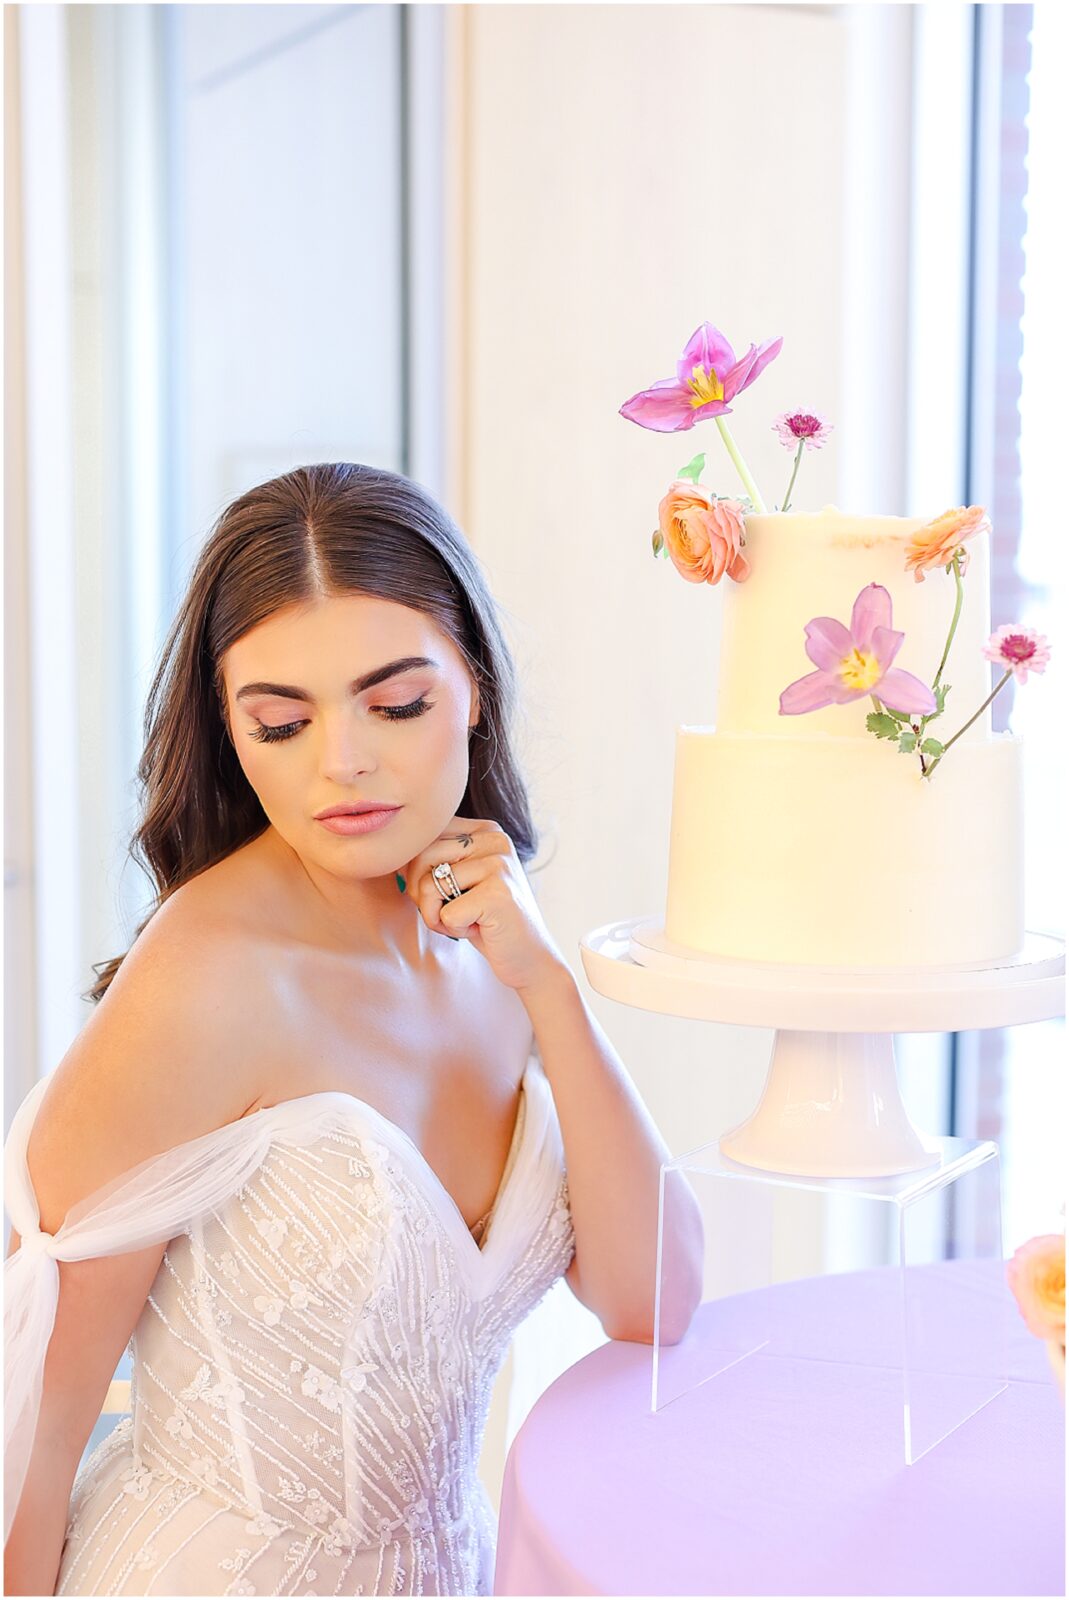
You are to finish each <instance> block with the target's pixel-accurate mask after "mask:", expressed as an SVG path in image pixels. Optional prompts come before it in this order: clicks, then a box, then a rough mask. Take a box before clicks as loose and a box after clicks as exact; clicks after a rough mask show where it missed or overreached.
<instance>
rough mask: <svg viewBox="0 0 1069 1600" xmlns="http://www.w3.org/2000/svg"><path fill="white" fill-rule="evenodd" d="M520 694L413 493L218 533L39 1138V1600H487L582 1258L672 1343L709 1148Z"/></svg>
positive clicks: (17, 1566) (314, 487) (15, 1431)
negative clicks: (623, 1047)
mask: <svg viewBox="0 0 1069 1600" xmlns="http://www.w3.org/2000/svg"><path fill="white" fill-rule="evenodd" d="M513 699H514V675H513V666H512V662H511V658H510V656H509V652H508V649H507V646H506V644H505V642H504V639H503V636H502V632H501V629H500V626H499V623H498V621H497V619H496V616H495V610H494V605H493V602H492V599H491V597H490V595H489V593H488V590H487V587H486V584H485V581H484V579H483V577H482V575H481V572H480V569H479V566H478V563H477V562H476V560H475V557H474V555H473V553H472V551H471V550H470V548H469V546H468V545H467V543H466V541H465V540H464V538H463V536H462V534H461V533H460V532H459V531H458V529H457V528H456V526H455V525H454V524H453V523H452V522H451V520H450V519H449V518H448V516H447V515H446V514H445V513H444V512H443V511H442V510H441V508H440V507H439V506H437V505H436V504H435V502H434V501H433V500H432V499H431V498H430V497H429V496H428V495H427V494H426V493H425V491H423V490H422V489H421V488H420V487H419V486H418V485H417V484H415V483H413V482H411V481H410V480H408V479H406V478H404V477H401V476H399V475H397V474H394V473H391V472H386V471H382V470H379V469H371V468H369V467H364V466H358V465H351V464H333V465H321V466H314V467H307V468H301V469H298V470H295V471H293V472H289V473H286V474H285V475H284V476H282V477H280V478H277V479H275V480H273V481H272V482H270V483H266V484H262V485H260V486H259V487H258V488H255V489H253V490H250V491H249V493H247V494H245V495H242V496H241V497H240V499H238V500H236V501H235V502H234V503H233V504H232V505H231V506H230V507H228V509H227V510H226V511H225V512H224V513H223V515H222V517H221V518H220V520H219V522H218V524H217V525H216V527H215V528H214V529H213V531H212V533H211V536H210V537H209V539H208V542H207V544H206V545H205V547H204V549H203V551H202V553H201V555H200V558H199V561H198V562H197V565H196V569H195V571H194V573H193V576H192V580H191V582H190V585H189V590H188V593H187V595H186V597H185V599H184V601H183V604H182V606H181V608H180V611H179V614H178V617H177V619H176V621H175V623H174V626H173V628H172V630H171V633H170V636H169V638H168V640H167V643H166V645H165V648H164V653H163V659H162V661H161V664H160V666H159V670H158V672H157V674H156V678H155V681H154V683H153V686H152V690H151V692H150V696H149V704H148V708H147V715H146V735H147V738H146V745H145V750H144V755H143V758H142V761H141V765H140V769H139V776H140V778H141V781H142V785H143V790H144V795H143V801H144V813H143V818H142V821H141V825H140V827H139V829H138V832H137V834H136V836H135V844H136V845H137V846H139V847H140V850H141V853H142V855H143V858H144V859H145V860H146V862H147V865H148V867H149V869H150V871H151V873H152V875H153V877H154V879H155V882H156V885H157V889H158V899H157V903H156V906H155V907H154V909H153V911H152V912H151V913H150V915H149V916H148V917H147V918H146V919H145V921H144V922H143V923H142V924H141V926H140V927H139V929H138V931H137V936H136V938H135V941H134V943H133V945H132V947H131V949H130V950H129V951H128V952H127V953H126V955H125V956H124V957H121V958H119V959H117V960H114V961H111V962H110V963H107V964H106V965H105V966H104V967H103V970H102V971H100V969H95V970H98V972H99V981H98V982H97V984H96V985H95V987H94V988H93V989H92V990H91V991H90V996H89V997H90V998H92V999H93V1000H95V1001H97V1002H99V1004H98V1006H97V1009H96V1010H95V1011H94V1012H93V1014H92V1015H91V1017H90V1018H89V1020H88V1022H87V1024H86V1026H85V1027H84V1028H83V1030H82V1032H81V1033H80V1034H79V1036H78V1038H77V1039H76V1040H75V1041H74V1043H73V1045H72V1046H71V1048H70V1050H69V1051H68V1052H67V1054H66V1056H65V1057H64V1058H63V1060H62V1061H61V1062H60V1063H59V1065H58V1066H57V1067H56V1069H55V1070H54V1071H53V1072H52V1073H51V1074H50V1075H49V1076H48V1077H47V1078H46V1079H44V1080H42V1081H41V1082H40V1083H39V1084H37V1085H36V1086H35V1087H34V1089H33V1090H31V1092H30V1094H29V1095H28V1096H27V1097H26V1099H25V1100H24V1102H23V1104H22V1106H21V1107H20V1108H19V1111H18V1112H17V1114H16V1117H15V1120H14V1123H13V1125H12V1129H11V1132H10V1134H9V1137H8V1148H7V1164H8V1175H7V1202H8V1210H9V1213H10V1215H11V1220H12V1223H13V1226H14V1232H13V1236H12V1250H13V1254H12V1255H11V1256H10V1257H9V1259H8V1262H7V1263H6V1280H7V1281H6V1334H7V1349H6V1359H7V1374H6V1402H7V1403H6V1406H5V1429H6V1435H7V1462H6V1494H5V1506H6V1520H7V1527H6V1530H5V1535H6V1552H5V1574H6V1592H7V1593H8V1594H48V1593H53V1592H55V1593H57V1594H198V1595H208V1594H240V1595H252V1594H398V1593H406V1594H412V1593H415V1594H488V1593H490V1592H491V1591H492V1583H493V1560H494V1549H495V1528H494V1518H493V1513H492V1508H491V1506H490V1503H489V1501H488V1499H487V1496H486V1493H485V1490H484V1489H483V1487H482V1485H481V1483H480V1481H479V1479H478V1476H477V1462H478V1458H479V1451H480V1446H481V1439H482V1431H483V1427H484V1423H485V1418H486V1411H487V1405H488V1401H489V1396H490V1391H491V1386H492V1381H493V1378H494V1376H495V1373H496V1372H497V1370H498V1368H499V1366H500V1364H501V1361H502V1359H503V1357H504V1355H505V1352H506V1349H507V1346H508V1342H509V1339H510V1337H511V1335H512V1333H513V1331H514V1329H515V1328H516V1326H517V1324H518V1323H519V1322H520V1321H521V1320H522V1319H523V1318H524V1317H525V1316H526V1315H527V1314H528V1313H529V1312H530V1310H531V1309H532V1307H533V1306H534V1305H535V1304H536V1303H537V1302H538V1301H539V1300H540V1299H541V1298H542V1296H543V1295H544V1294H545V1293H546V1291H547V1290H548V1288H549V1287H550V1286H551V1285H552V1284H553V1283H554V1282H555V1281H556V1279H557V1278H558V1277H560V1276H561V1275H562V1274H563V1275H564V1276H565V1277H566V1279H567V1281H568V1283H569V1284H570V1286H571V1288H572V1290H573V1291H574V1292H575V1293H576V1294H577V1295H578V1296H579V1298H580V1299H581V1300H582V1301H583V1302H584V1303H585V1304H586V1305H588V1306H590V1307H591V1308H592V1309H593V1310H594V1311H595V1313H596V1314H597V1315H598V1316H599V1318H600V1319H601V1322H602V1324H603V1326H604V1328H605V1330H606V1332H607V1333H608V1334H609V1335H610V1336H611V1337H615V1338H625V1339H641V1340H650V1339H651V1338H652V1311H653V1284H654V1257H655V1240H656V1229H657V1190H658V1178H659V1169H660V1164H661V1162H662V1161H665V1160H667V1159H669V1152H668V1151H667V1149H666V1147H665V1146H664V1144H663V1142H662V1140H661V1139H660V1137H659V1135H658V1133H657V1131H656V1128H655V1127H654V1125H653V1123H652V1121H651V1119H650V1117H649V1115H648V1113H647V1112H646V1111H645V1108H644V1107H643V1105H642V1103H641V1101H640V1099H639V1097H638V1095H637V1092H636V1091H635V1089H634V1086H633V1085H632V1083H631V1081H630V1079H629V1077H628V1075H627V1073H626V1070H625V1069H624V1068H623V1066H622V1065H621V1063H620V1062H619V1060H618V1058H617V1057H616V1055H615V1054H614V1052H613V1051H612V1048H611V1046H610V1045H609V1043H608V1041H607V1039H606V1038H605V1036H604V1034H603V1033H602V1031H601V1029H600V1028H599V1027H598V1025H597V1023H596V1021H595V1020H594V1019H593V1018H592V1017H591V1016H590V1014H589V1013H588V1011H587V1009H586V1007H585V1005H584V1002H583V999H582V996H581V995H580V993H579V990H578V987H577V985H576V983H575V980H574V978H573V976H572V973H571V971H570V969H569V966H568V964H567V962H566V961H565V959H564V957H563V956H562V954H561V952H560V950H559V949H558V948H557V947H556V945H555V944H554V942H553V940H552V938H551V937H550V935H549V933H548V932H547V930H546V927H545V925H544V923H543V921H542V918H541V916H540V914H539V910H538V907H537V905H536V903H535V901H534V898H533V896H532V893H531V889H530V885H529V883H528V880H527V876H526V872H525V863H526V862H527V861H528V860H530V858H531V857H532V856H533V854H534V851H535V846H536V842H537V841H536V837H535V830H534V827H533V825H532V820H531V816H530V811H529V807H528V801H527V796H526V793H525V789H524V785H523V781H522V779H521V776H520V773H519V770H518V767H517V764H516V761H515V758H514V756H513V753H512V750H511V748H510V741H509V719H510V715H511V712H512V710H513ZM369 808H370V809H369ZM359 813H362V815H359ZM677 1176H678V1175H676V1174H673V1175H672V1178H673V1182H674V1180H675V1178H676V1177H677ZM668 1201H669V1202H670V1212H669V1216H670V1249H671V1250H672V1251H673V1252H674V1253H675V1258H676V1261H675V1266H674V1270H673V1273H672V1281H673V1283H674V1284H675V1285H678V1289H677V1291H676V1293H675V1294H674V1297H673V1303H672V1304H671V1305H670V1306H669V1307H668V1308H667V1316H666V1319H665V1327H664V1335H665V1336H666V1337H670V1338H678V1337H680V1336H681V1334H682V1332H683V1331H684V1329H685V1327H686V1326H687V1324H688V1322H689V1320H690V1316H691V1314H692V1311H693V1306H694V1303H695V1302H696V1300H697V1298H698V1289H697V1284H698V1281H699V1278H700V1271H699V1264H700V1255H701V1228H700V1222H699V1220H698V1215H697V1207H696V1205H695V1202H694V1200H693V1196H692V1195H691V1193H690V1191H689V1189H687V1188H686V1185H685V1183H682V1182H680V1185H679V1188H678V1189H676V1188H675V1187H673V1186H672V1185H670V1186H669V1191H668ZM131 1336H132V1337H131ZM128 1341H130V1343H131V1351H132V1357H133V1374H134V1376H133V1390H132V1392H133V1403H132V1414H131V1416H130V1417H129V1418H125V1419H124V1420H123V1421H122V1422H121V1423H120V1424H119V1426H118V1427H117V1428H116V1429H115V1430H114V1431H113V1432H112V1433H111V1434H110V1435H109V1436H108V1437H107V1438H106V1439H105V1440H104V1442H103V1443H102V1444H101V1445H100V1446H99V1447H98V1448H97V1449H96V1450H95V1451H94V1452H93V1453H92V1454H91V1455H90V1456H89V1458H88V1460H87V1461H86V1463H85V1465H84V1467H83V1469H82V1471H81V1472H80V1473H79V1474H78V1476H77V1480H76V1481H75V1474H76V1470H77V1467H78V1463H79V1460H80V1458H81V1455H82V1453H83V1451H84V1448H85V1443H86V1439H87V1438H88V1435H89V1433H90V1430H91V1428H92V1426H93V1423H94V1421H95V1420H96V1418H97V1416H98V1415H99V1413H100V1410H101V1405H102V1402H103V1400H104V1396H105V1394H106V1392H107V1388H108V1384H109V1381H110V1380H111V1377H112V1375H113V1373H114V1370H115V1366H116V1363H117V1361H118V1359H119V1357H120V1356H121V1354H122V1351H123V1348H124V1346H125V1345H126V1344H127V1342H128Z"/></svg>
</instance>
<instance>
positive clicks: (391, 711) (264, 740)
mask: <svg viewBox="0 0 1069 1600" xmlns="http://www.w3.org/2000/svg"><path fill="white" fill-rule="evenodd" d="M433 704H434V702H433V700H428V699H427V698H426V696H425V695H420V697H419V699H418V700H410V701H409V702H408V704H407V705H403V706H372V707H371V709H372V711H377V712H378V713H379V715H380V716H381V717H383V718H385V720H386V721H387V722H400V721H402V720H403V719H404V718H406V717H420V716H422V715H423V713H424V712H425V711H429V710H430V708H431V706H432V705H433ZM304 726H305V723H304V722H283V723H280V724H279V726H278V727H272V726H271V724H270V723H266V722H259V721H257V723H256V727H255V729H253V730H252V731H251V732H250V734H249V737H250V738H251V739H257V740H259V742H260V743H261V744H277V743H278V742H279V741H280V740H281V739H292V738H293V736H294V734H296V733H300V731H301V729H302V728H303V727H304Z"/></svg>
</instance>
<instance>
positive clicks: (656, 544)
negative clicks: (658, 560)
mask: <svg viewBox="0 0 1069 1600" xmlns="http://www.w3.org/2000/svg"><path fill="white" fill-rule="evenodd" d="M662 544H664V534H663V533H662V532H661V530H660V528H658V529H656V531H655V532H654V535H653V553H654V555H655V556H659V555H660V553H661V546H662Z"/></svg>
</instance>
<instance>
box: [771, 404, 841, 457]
mask: <svg viewBox="0 0 1069 1600" xmlns="http://www.w3.org/2000/svg"><path fill="white" fill-rule="evenodd" d="M772 426H773V427H774V428H775V430H776V432H777V433H778V434H779V437H780V442H781V443H782V444H785V445H786V446H787V449H788V450H795V449H797V447H798V446H799V445H800V444H804V445H805V447H806V449H807V450H819V449H820V447H821V445H823V444H825V443H826V442H827V438H828V434H829V433H830V432H831V429H832V425H831V423H830V422H828V421H827V420H826V418H824V417H822V416H819V415H818V414H817V413H815V412H813V411H784V412H781V413H780V415H779V416H778V417H777V418H776V420H775V422H774V423H773V424H772Z"/></svg>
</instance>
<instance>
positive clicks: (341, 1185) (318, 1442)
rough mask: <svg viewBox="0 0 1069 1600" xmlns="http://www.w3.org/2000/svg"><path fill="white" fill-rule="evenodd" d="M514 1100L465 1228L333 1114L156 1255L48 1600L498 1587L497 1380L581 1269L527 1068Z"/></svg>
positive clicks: (274, 1152) (354, 1117)
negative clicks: (524, 1325) (500, 1165)
mask: <svg viewBox="0 0 1069 1600" xmlns="http://www.w3.org/2000/svg"><path fill="white" fill-rule="evenodd" d="M524 1084H525V1092H524V1095H523V1096H522V1098H521V1112H520V1116H519V1118H518V1123H517V1132H516V1135H515V1137H514V1140H513V1146H512V1149H511V1151H510V1155H509V1163H508V1165H507V1167H506V1171H505V1175H504V1177H503V1179H502V1185H501V1189H500V1190H499V1194H498V1198H497V1200H495V1203H494V1206H493V1207H492V1208H491V1211H490V1212H488V1213H487V1215H486V1217H484V1218H480V1221H479V1223H477V1224H475V1225H474V1227H473V1228H472V1229H471V1230H470V1231H469V1229H468V1227H467V1225H466V1223H465V1221H464V1219H463V1217H462V1216H461V1215H460V1212H459V1210H458V1209H457V1207H456V1205H455V1203H454V1202H453V1201H452V1200H451V1198H450V1196H449V1195H448V1194H447V1193H446V1191H445V1190H444V1188H443V1187H442V1185H441V1184H440V1183H439V1181H438V1179H437V1178H436V1176H435V1175H434V1174H433V1172H432V1171H431V1169H430V1168H429V1166H427V1164H426V1162H425V1160H424V1159H423V1157H422V1156H421V1154H420V1153H419V1152H418V1150H416V1149H415V1147H414V1146H412V1145H411V1142H410V1141H408V1140H407V1137H406V1136H405V1135H403V1134H401V1133H400V1130H396V1129H392V1125H390V1124H388V1123H387V1122H386V1121H385V1119H383V1118H381V1117H379V1115H378V1114H377V1113H374V1112H371V1111H370V1108H367V1107H365V1106H363V1104H362V1102H359V1101H356V1100H351V1101H350V1100H349V1099H348V1097H340V1098H341V1100H342V1102H343V1103H342V1106H341V1108H340V1111H341V1114H339V1115H338V1116H337V1117H334V1118H332V1119H331V1121H330V1125H329V1126H328V1127H326V1128H324V1129H323V1130H322V1131H320V1132H318V1133H316V1135H315V1136H314V1137H312V1138H304V1139H290V1138H288V1137H287V1136H286V1134H285V1130H283V1131H281V1132H280V1133H279V1135H278V1136H277V1137H274V1138H272V1139H271V1141H270V1142H269V1144H268V1146H267V1149H266V1153H265V1155H264V1159H263V1160H262V1162H261V1163H260V1164H259V1166H258V1167H257V1169H256V1170H255V1171H254V1172H253V1173H252V1175H251V1177H249V1178H248V1179H247V1181H245V1182H244V1183H243V1184H242V1185H241V1187H240V1188H239V1189H237V1190H236V1192H235V1193H233V1194H232V1195H231V1196H230V1197H229V1199H228V1200H227V1201H226V1202H225V1203H224V1204H221V1205H219V1206H218V1207H216V1208H215V1209H213V1210H212V1211H210V1212H209V1213H206V1214H205V1215H203V1216H200V1217H197V1218H196V1219H195V1220H194V1221H192V1222H191V1223H190V1224H189V1226H188V1227H187V1228H186V1229H185V1230H184V1231H183V1232H182V1233H181V1234H179V1235H178V1236H177V1237H175V1238H174V1239H172V1240H171V1241H170V1243H169V1244H168V1246H167V1249H166V1251H165V1253H164V1256H163V1259H162V1262H161V1265H160V1269H159V1273H158V1275H157V1277H156V1279H155V1281H154V1283H153V1285H152V1288H151V1291H150V1293H149V1296H148V1300H147V1302H146V1305H145V1308H144V1311H143V1313H142V1315H141V1317H140V1320H139V1321H138V1324H137V1327H136V1329H135V1331H134V1336H133V1338H132V1340H131V1347H130V1348H131V1353H132V1356H133V1385H132V1406H131V1416H130V1417H128V1418H124V1419H123V1421H122V1422H121V1423H120V1425H119V1426H118V1427H117V1428H116V1429H115V1430H114V1431H113V1432H112V1433H111V1434H110V1435H109V1436H108V1437H107V1438H106V1439H105V1440H104V1442H103V1443H102V1444H101V1445H100V1446H99V1447H98V1448H97V1449H96V1450H95V1451H94V1452H93V1453H92V1455H91V1456H90V1457H89V1458H88V1460H87V1461H86V1463H85V1465H84V1466H83V1468H82V1470H81V1472H80V1473H79V1475H78V1478H77V1480H76V1482H75V1485H74V1489H73V1493H72V1496H71V1505H70V1515H69V1523H68V1528H67V1538H66V1543H65V1546H64V1553H63V1560H62V1565H61V1568H60V1575H59V1581H58V1584H57V1588H56V1593H57V1594H176V1593H184V1594H202V1595H204V1594H230V1595H254V1594H261V1595H267V1594H308V1595H312V1594H322V1595H328V1594H346V1595H352V1594H368V1595H371V1594H375V1595H380V1594H454V1595H459V1594H474V1595H482V1594H490V1593H491V1592H492V1588H493V1563H494V1548H495V1540H496V1519H495V1517H494V1513H493V1508H492V1506H491V1504H490V1501H489V1499H488V1497H487V1495H486V1491H485V1489H484V1488H483V1485H482V1483H481V1482H480V1480H479V1478H478V1473H477V1463H478V1458H479V1452H480V1449H481V1444H482V1435H483V1430H484V1427H485V1422H486V1414H487V1409H488V1406H489V1400H490V1393H491V1389H492V1385H493V1380H494V1378H495V1376H496V1374H497V1372H498V1370H499V1368H500V1366H501V1363H502V1360H503V1359H504V1355H505V1353H506V1350H507V1347H508V1344H509V1340H510V1338H511V1336H512V1333H513V1332H514V1330H515V1328H516V1327H517V1325H518V1324H519V1323H520V1322H521V1321H522V1320H523V1319H524V1317H526V1316H527V1315H528V1313H529V1312H530V1311H531V1310H532V1309H533V1308H534V1306H535V1305H536V1304H537V1303H538V1302H539V1301H540V1300H541V1299H542V1297H543V1296H544V1295H545V1294H546V1292H547V1291H548V1290H549V1288H550V1287H551V1285H552V1284H553V1283H554V1282H555V1281H556V1279H557V1278H558V1277H560V1276H561V1274H562V1273H563V1272H564V1270H565V1269H566V1267H567V1265H568V1263H569V1262H570V1260H571V1258H572V1255H573V1253H574V1235H573V1231H572V1226H571V1216H570V1212H569V1208H568V1185H567V1177H566V1174H565V1171H564V1165H563V1155H562V1149H561V1144H560V1132H559V1128H557V1126H556V1120H555V1111H554V1110H553V1108H552V1097H551V1095H550V1091H549V1088H548V1084H547V1082H546V1080H545V1079H544V1077H542V1076H541V1069H540V1067H539V1068H538V1069H537V1079H533V1078H532V1067H529V1068H528V1072H527V1074H526V1075H525V1079H524ZM532 1090H534V1091H535V1092H536V1093H537V1095H538V1096H539V1097H541V1096H548V1097H549V1099H548V1111H546V1110H545V1107H544V1114H543V1115H542V1116H541V1119H539V1118H532V1117H531V1116H530V1115H529V1112H528V1100H529V1098H530V1096H531V1093H532ZM540 1103H542V1102H541V1101H540ZM543 1105H544V1103H543ZM525 1123H526V1128H525ZM532 1127H533V1131H532V1132H531V1138H530V1141H528V1140H527V1139H526V1138H525V1132H526V1131H527V1129H529V1128H532ZM380 1135H383V1136H380ZM536 1140H537V1148H536V1147H535V1146H536ZM487 1221H490V1222H491V1226H490V1227H489V1229H488V1230H487V1231H486V1233H485V1243H484V1245H483V1248H482V1249H480V1247H479V1245H478V1244H477V1242H476V1237H475V1230H476V1229H479V1230H480V1232H482V1227H481V1226H480V1225H485V1224H486V1223H487Z"/></svg>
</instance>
